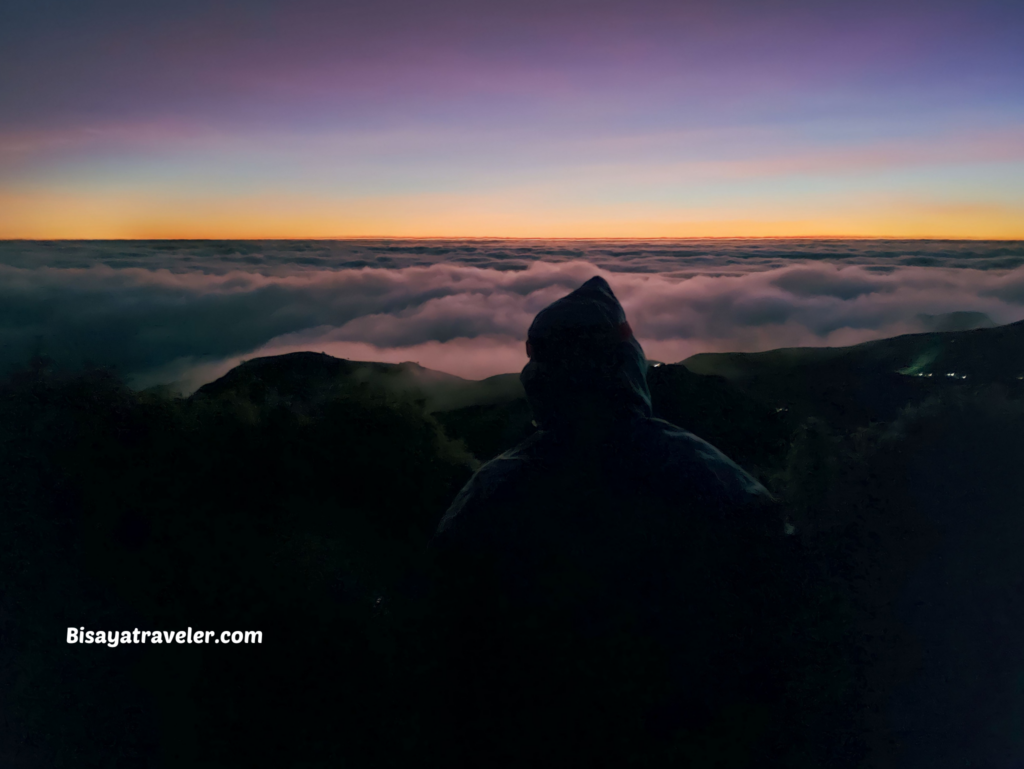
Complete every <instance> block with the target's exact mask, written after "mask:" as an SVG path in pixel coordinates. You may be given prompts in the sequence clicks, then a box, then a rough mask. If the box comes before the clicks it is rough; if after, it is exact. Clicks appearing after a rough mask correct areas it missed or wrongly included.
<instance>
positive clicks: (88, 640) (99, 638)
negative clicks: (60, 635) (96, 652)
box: [68, 627, 263, 648]
mask: <svg viewBox="0 0 1024 769" xmlns="http://www.w3.org/2000/svg"><path fill="white" fill-rule="evenodd" d="M68 643H69V644H82V643H85V644H103V645H105V646H109V647H110V648H114V647H115V646H120V645H121V644H139V643H142V644H145V643H149V644H173V643H177V644H208V643H216V644H261V643H263V631H262V630H222V631H220V632H217V631H216V630H193V629H192V628H188V629H187V630H139V629H138V628H135V629H134V630H86V629H85V628H84V627H69V628H68Z"/></svg>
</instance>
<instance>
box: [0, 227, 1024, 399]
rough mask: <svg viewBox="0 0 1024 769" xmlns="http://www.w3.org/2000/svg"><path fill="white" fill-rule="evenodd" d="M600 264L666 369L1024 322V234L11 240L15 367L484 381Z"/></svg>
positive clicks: (0, 252)
mask: <svg viewBox="0 0 1024 769" xmlns="http://www.w3.org/2000/svg"><path fill="white" fill-rule="evenodd" d="M594 275H603V276H604V277H605V278H606V279H607V280H608V282H609V283H610V284H611V286H612V288H613V290H614V291H615V293H616V295H617V296H618V297H619V299H620V301H621V302H622V304H623V306H624V307H625V309H626V314H627V317H628V318H629V320H630V323H631V325H632V327H633V329H634V331H635V333H636V335H637V337H638V338H639V340H640V342H641V344H642V345H643V347H644V350H645V352H646V353H647V356H648V357H649V358H651V359H654V360H661V361H666V362H671V361H679V360H682V359H684V358H686V357H688V356H690V355H692V354H694V353H697V352H704V351H759V350H768V349H773V348H778V347H793V346H842V345H850V344H856V343H858V342H863V341H868V340H871V339H880V338H884V337H889V336H896V335H898V334H905V333H917V332H921V331H926V330H930V329H933V328H936V318H935V317H934V316H945V315H946V314H947V313H954V312H956V313H965V312H969V313H974V314H973V315H969V316H967V315H960V316H957V317H958V318H959V319H960V322H961V323H962V322H963V319H964V318H968V319H969V321H970V323H971V324H974V325H979V324H981V325H985V324H989V323H990V322H991V323H994V324H1003V323H1011V322H1014V321H1017V320H1021V319H1022V318H1024V242H1007V241H999V242H980V241H867V240H853V241H851V240H746V239H743V240H657V241H624V240H614V241H566V240H556V241H538V240H450V241H438V240H422V241H413V240H372V241H371V240H362V241H351V240H350V241H321V240H317V241H261V242H248V241H246V242H243V241H219V242H218V241H195V242H189V241H110V242H99V241H58V242H40V241H3V242H0V366H3V367H4V372H6V371H8V370H10V369H11V368H12V367H17V366H21V365H24V364H25V363H26V362H27V361H28V359H29V357H30V356H31V355H33V354H34V353H36V352H42V353H44V354H46V355H47V356H49V357H50V358H52V359H54V360H55V361H56V363H57V365H58V366H59V367H61V368H67V369H74V368H77V367H79V366H81V365H83V364H89V363H91V364H94V365H103V366H115V367H117V369H118V370H119V371H120V372H121V373H122V374H123V375H124V376H125V377H126V378H127V379H128V381H129V382H130V383H131V384H132V385H133V386H134V387H139V388H143V387H149V386H152V385H156V384H164V383H175V387H176V388H177V389H179V390H181V391H182V392H185V393H188V392H191V391H193V390H194V389H195V388H197V387H199V386H200V385H202V384H203V383H205V382H208V381H211V380H213V379H215V378H217V377H218V376H220V375H222V374H223V373H225V372H226V371H228V370H229V369H230V368H232V367H233V366H235V365H237V364H238V363H239V362H240V361H242V360H246V359H250V358H255V357H259V356H263V355H275V354H280V353H285V352H293V351H297V350H313V351H315V352H326V353H328V354H330V355H335V356H337V357H343V358H350V359H353V360H374V361H384V362H402V361H416V362H418V363H420V364H421V365H423V366H426V367H427V368H431V369H436V370H439V371H445V372H448V373H451V374H456V375H458V376H462V377H465V378H468V379H480V378H483V377H487V376H490V375H492V374H499V373H508V372H513V371H518V370H519V369H521V368H522V366H523V365H524V364H525V363H526V354H525V350H524V345H523V341H524V339H525V336H526V330H527V328H528V327H529V325H530V322H531V320H532V319H533V317H534V316H535V315H536V314H537V312H538V311H540V310H541V309H542V308H543V307H545V306H546V305H548V304H549V303H551V302H552V301H554V300H555V299H557V298H559V297H561V296H564V295H565V294H567V293H568V292H570V291H572V290H573V289H575V288H576V287H578V286H579V285H580V284H581V283H583V282H584V281H585V280H587V279H588V278H590V277H592V276H594ZM928 316H932V317H928ZM940 321H941V318H940Z"/></svg>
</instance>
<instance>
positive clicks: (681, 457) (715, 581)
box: [434, 277, 785, 766]
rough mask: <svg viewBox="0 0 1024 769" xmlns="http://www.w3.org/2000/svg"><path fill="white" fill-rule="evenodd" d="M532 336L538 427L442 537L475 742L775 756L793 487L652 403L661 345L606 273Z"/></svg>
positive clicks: (451, 650)
mask: <svg viewBox="0 0 1024 769" xmlns="http://www.w3.org/2000/svg"><path fill="white" fill-rule="evenodd" d="M526 349H527V353H528V355H529V357H530V362H529V363H528V364H527V365H526V367H525V368H524V369H523V372H522V376H521V381H522V383H523V386H524V388H525V390H526V395H527V398H528V399H529V402H530V406H531V408H532V409H533V413H534V416H535V421H536V423H537V425H538V427H539V429H538V431H537V432H535V433H534V434H533V435H532V436H531V437H530V438H528V439H527V440H525V441H524V442H523V443H521V444H520V445H519V446H517V447H515V448H514V449H511V450H509V451H506V452H505V453H504V454H501V455H500V456H498V457H496V458H495V459H493V460H491V461H490V462H487V463H486V464H485V465H483V466H482V467H481V468H480V469H479V470H478V471H477V472H476V474H475V475H474V476H473V477H472V478H471V479H470V481H469V482H468V483H467V484H466V486H465V487H464V488H463V489H462V491H461V492H460V493H459V495H458V496H457V497H456V499H455V501H454V502H453V503H452V505H451V507H450V508H449V510H448V511H447V513H446V514H445V516H444V517H443V519H442V520H441V523H440V525H439V527H438V531H437V534H436V536H435V540H434V550H435V553H436V554H437V560H438V562H439V564H440V566H441V575H442V576H441V579H442V581H441V591H440V593H441V604H440V606H441V609H440V610H439V612H440V614H442V615H443V616H444V617H445V619H444V622H445V623H446V627H447V633H448V635H447V637H446V638H447V640H446V648H447V650H448V654H449V660H448V663H449V667H448V668H447V670H448V686H447V687H446V688H447V702H448V705H449V707H450V708H452V713H451V717H452V718H453V719H455V720H457V721H458V722H459V732H458V733H459V736H458V741H459V745H460V748H459V751H458V752H459V756H458V758H459V759H460V760H461V761H462V762H464V764H465V765H474V764H475V765H479V766H495V765H531V764H536V763H541V764H546V765H554V764H553V763H552V762H558V763H561V764H562V765H576V766H579V765H616V766H620V765H625V764H626V763H629V762H640V764H641V765H650V764H651V763H652V762H653V763H660V762H661V761H669V760H671V761H673V762H679V761H681V762H683V763H685V762H686V761H689V760H708V761H709V765H710V764H712V763H714V762H715V761H724V763H723V765H730V766H732V765H735V766H744V765H747V764H746V763H745V761H746V758H745V757H749V759H750V765H754V764H756V765H759V766H764V765H765V764H766V763H767V760H768V753H769V752H770V750H769V746H768V745H767V742H769V741H770V739H771V738H770V733H771V732H773V731H774V730H773V729H770V728H769V724H770V722H771V719H772V717H773V712H774V710H775V705H776V702H775V699H776V695H777V690H778V686H777V681H775V678H774V675H775V670H774V669H773V668H774V665H773V664H772V662H771V659H770V652H769V651H768V646H770V644H769V643H768V642H767V641H766V639H768V638H769V637H771V636H772V634H773V632H774V631H773V630H771V627H770V626H772V625H773V620H772V618H773V616H774V612H775V609H776V608H777V607H776V605H775V602H776V601H778V600H780V598H779V591H778V589H777V588H778V584H779V580H778V579H777V575H778V574H779V573H780V568H781V563H780V559H782V558H783V556H782V549H783V548H784V545H783V542H784V540H785V536H784V522H783V520H782V516H781V513H780V511H779V508H778V506H777V504H776V502H775V500H774V499H773V497H772V496H771V494H769V493H768V491H767V490H766V489H765V488H764V487H763V486H762V485H761V484H759V483H758V482H757V481H756V480H754V479H753V478H752V477H751V476H750V475H749V474H748V473H746V472H745V471H744V470H742V469H741V468H740V467H739V466H737V465H736V464H735V463H734V462H733V461H732V460H730V459H729V458H728V457H726V456H725V455H724V454H722V452H720V451H719V450H718V449H716V448H715V447H713V446H711V445H710V444H708V443H707V442H705V441H703V440H701V439H700V438H698V437H697V436H695V435H693V434H691V433H689V432H687V431H686V430H683V429H681V428H679V427H676V426H675V425H672V424H670V423H668V422H665V421H663V420H660V419H654V418H652V416H651V397H650V392H649V390H648V388H647V382H646V370H647V362H646V359H645V357H644V353H643V350H642V349H641V347H640V344H639V343H638V342H637V340H636V338H635V337H634V336H633V333H632V330H631V329H630V327H629V324H628V322H627V321H626V317H625V313H624V312H623V310H622V307H621V305H620V304H619V302H618V300H617V299H616V298H615V295H614V294H613V293H612V291H611V288H610V287H609V286H608V283H607V282H606V281H605V280H604V279H602V278H600V277H595V278H592V279H590V280H589V281H587V282H586V283H584V284H583V286H581V287H580V288H579V289H577V290H576V291H574V292H572V293H571V294H569V295H568V296H566V297H563V298H562V299H559V300H558V301H556V302H554V303H553V304H552V305H550V306H549V307H547V308H545V309H544V310H542V311H541V312H540V313H539V314H538V315H537V317H536V319H535V320H534V322H533V324H532V325H531V326H530V330H529V334H528V339H527V343H526ZM737 757H739V758H737Z"/></svg>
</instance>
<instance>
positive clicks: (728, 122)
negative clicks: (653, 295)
mask: <svg viewBox="0 0 1024 769" xmlns="http://www.w3.org/2000/svg"><path fill="white" fill-rule="evenodd" d="M1022 28H1024V4H1021V3H1020V2H1018V1H1017V0H1012V1H1010V0H1006V1H1004V0H976V1H973V2H966V1H960V2H949V1H948V0H936V1H934V2H919V1H918V0H885V1H884V2H883V1H882V0H863V1H860V2H836V1H834V0H831V1H830V0H813V1H812V0H758V1H757V2H751V1H749V0H724V1H723V2H715V3H711V2H702V3H696V2H687V1H686V0H674V1H673V2H666V1H663V0H630V2H625V1H624V0H617V1H615V2H611V1H609V0H590V1H586V0H543V2H541V1H540V0H517V1H516V2H487V1H486V0H474V1H473V2H469V0H440V1H435V0H427V1H424V0H375V2H372V3H371V2H361V3H351V2H327V1H326V0H289V1H288V2H271V1H269V0H245V1H244V2H243V1H242V0H231V1H228V2H224V1H219V2H218V1H216V0H215V1H214V2H210V1H208V0H207V1H204V2H198V1H196V0H177V1H176V2H173V3H172V2H165V1H163V0H152V1H148V2H144V3H139V2H127V1H126V0H91V1H90V2H88V3H82V2H73V1H72V0H5V2H4V3H2V4H0V238H30V239H31V238H42V239H58V238H333V237H338V238H345V237H425V238H429V237H538V238H620V237H621V238H659V237H671V238H676V237H756V236H779V237H806V236H850V237H907V238H985V239H998V238H1024V46H1022V45H1020V36H1019V31H1020V29H1022Z"/></svg>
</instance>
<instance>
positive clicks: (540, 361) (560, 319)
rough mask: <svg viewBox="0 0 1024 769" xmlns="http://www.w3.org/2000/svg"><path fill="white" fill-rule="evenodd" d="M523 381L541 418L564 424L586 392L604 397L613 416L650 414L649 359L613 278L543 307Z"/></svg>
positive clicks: (530, 337)
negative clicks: (632, 326) (631, 327)
mask: <svg viewBox="0 0 1024 769" xmlns="http://www.w3.org/2000/svg"><path fill="white" fill-rule="evenodd" d="M526 353H527V355H529V356H530V362H529V363H527V364H526V367H525V368H524V369H523V372H522V374H520V377H519V379H520V381H521V382H522V383H523V388H524V389H525V390H526V397H527V399H528V400H529V402H530V407H531V408H532V409H533V413H534V417H535V418H536V421H537V423H538V424H539V425H540V426H541V427H542V428H544V429H552V428H556V427H558V425H559V424H560V423H561V422H563V421H564V420H565V418H566V414H567V413H569V412H570V408H569V407H570V406H571V405H572V404H573V402H574V401H575V400H576V399H578V398H579V396H580V394H582V393H594V394H597V395H600V396H603V397H604V398H605V399H606V400H607V401H608V402H609V404H610V406H609V414H608V416H609V417H612V418H623V417H649V416H650V415H651V393H650V391H649V390H648V389H647V359H646V358H645V357H644V351H643V349H642V348H641V347H640V343H639V342H637V341H636V338H635V337H634V336H633V331H632V329H630V327H629V323H628V322H627V321H626V313H625V312H624V311H623V309H622V305H620V304H619V300H618V299H616V298H615V294H613V293H612V289H611V287H610V286H609V285H608V282H607V281H606V280H605V279H604V278H601V277H596V278H591V279H590V280H588V281H587V282H586V283H584V284H583V285H582V286H580V287H579V288H578V289H576V290H575V291H573V292H572V293H571V294H569V295H568V296H564V297H562V298H561V299H559V300H558V301H556V302H554V303H553V304H551V305H549V306H548V307H545V308H544V309H543V310H541V311H540V312H539V313H538V314H537V317H536V318H534V320H533V323H532V324H531V325H530V330H529V332H528V334H527V340H526Z"/></svg>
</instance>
